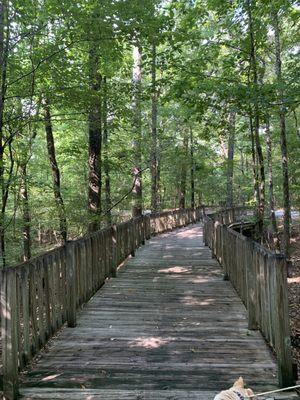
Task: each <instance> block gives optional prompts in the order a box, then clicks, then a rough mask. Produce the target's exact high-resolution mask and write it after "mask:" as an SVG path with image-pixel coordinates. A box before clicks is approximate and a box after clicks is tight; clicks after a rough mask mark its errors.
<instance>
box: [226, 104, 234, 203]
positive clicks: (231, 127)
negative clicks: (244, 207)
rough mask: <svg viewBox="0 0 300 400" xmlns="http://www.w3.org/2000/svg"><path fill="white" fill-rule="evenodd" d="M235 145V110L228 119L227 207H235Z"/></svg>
mask: <svg viewBox="0 0 300 400" xmlns="http://www.w3.org/2000/svg"><path fill="white" fill-rule="evenodd" d="M234 145H235V112H230V113H229V119H228V155H227V196H226V197H227V198H226V206H227V207H233V166H234V164H233V158H234Z"/></svg>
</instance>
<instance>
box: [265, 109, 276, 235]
mask: <svg viewBox="0 0 300 400" xmlns="http://www.w3.org/2000/svg"><path fill="white" fill-rule="evenodd" d="M265 132H266V144H267V162H268V176H269V205H270V220H271V230H272V235H273V236H275V237H276V238H278V231H277V222H276V215H275V198H274V185H273V165H272V138H271V131H270V121H269V118H268V117H267V121H266V131H265Z"/></svg>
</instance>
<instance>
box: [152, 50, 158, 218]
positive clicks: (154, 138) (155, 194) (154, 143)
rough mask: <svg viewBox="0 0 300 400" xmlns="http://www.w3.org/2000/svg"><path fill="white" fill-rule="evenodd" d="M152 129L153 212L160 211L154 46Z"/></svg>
mask: <svg viewBox="0 0 300 400" xmlns="http://www.w3.org/2000/svg"><path fill="white" fill-rule="evenodd" d="M151 78H152V127H151V133H152V135H151V139H152V140H151V210H152V211H153V212H156V211H157V209H158V156H157V151H158V149H157V98H158V93H157V89H156V45H155V43H153V45H152V64H151Z"/></svg>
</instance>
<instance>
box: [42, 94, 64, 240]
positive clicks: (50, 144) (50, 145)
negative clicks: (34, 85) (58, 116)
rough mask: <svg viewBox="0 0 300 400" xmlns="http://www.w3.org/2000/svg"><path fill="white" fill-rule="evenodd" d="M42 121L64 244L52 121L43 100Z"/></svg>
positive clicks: (62, 204)
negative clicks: (43, 122)
mask: <svg viewBox="0 0 300 400" xmlns="http://www.w3.org/2000/svg"><path fill="white" fill-rule="evenodd" d="M44 121H45V131H46V141H47V150H48V158H49V161H50V166H51V170H52V177H53V192H54V198H55V202H56V208H57V212H58V218H59V230H60V232H59V233H60V236H61V241H62V243H66V241H67V218H66V212H65V206H64V202H63V198H62V195H61V185H60V171H59V168H58V165H57V161H56V155H55V144H54V138H53V128H52V121H51V112H50V105H49V102H48V100H45V103H44Z"/></svg>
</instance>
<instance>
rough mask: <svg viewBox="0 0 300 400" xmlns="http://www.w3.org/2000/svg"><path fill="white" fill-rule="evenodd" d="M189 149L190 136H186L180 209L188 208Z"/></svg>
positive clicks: (180, 189) (184, 139)
mask: <svg viewBox="0 0 300 400" xmlns="http://www.w3.org/2000/svg"><path fill="white" fill-rule="evenodd" d="M188 147H189V141H188V136H187V135H186V134H185V135H184V138H183V152H184V159H183V160H182V165H181V175H180V188H179V208H185V206H186V178H187V163H186V160H187V157H188Z"/></svg>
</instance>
